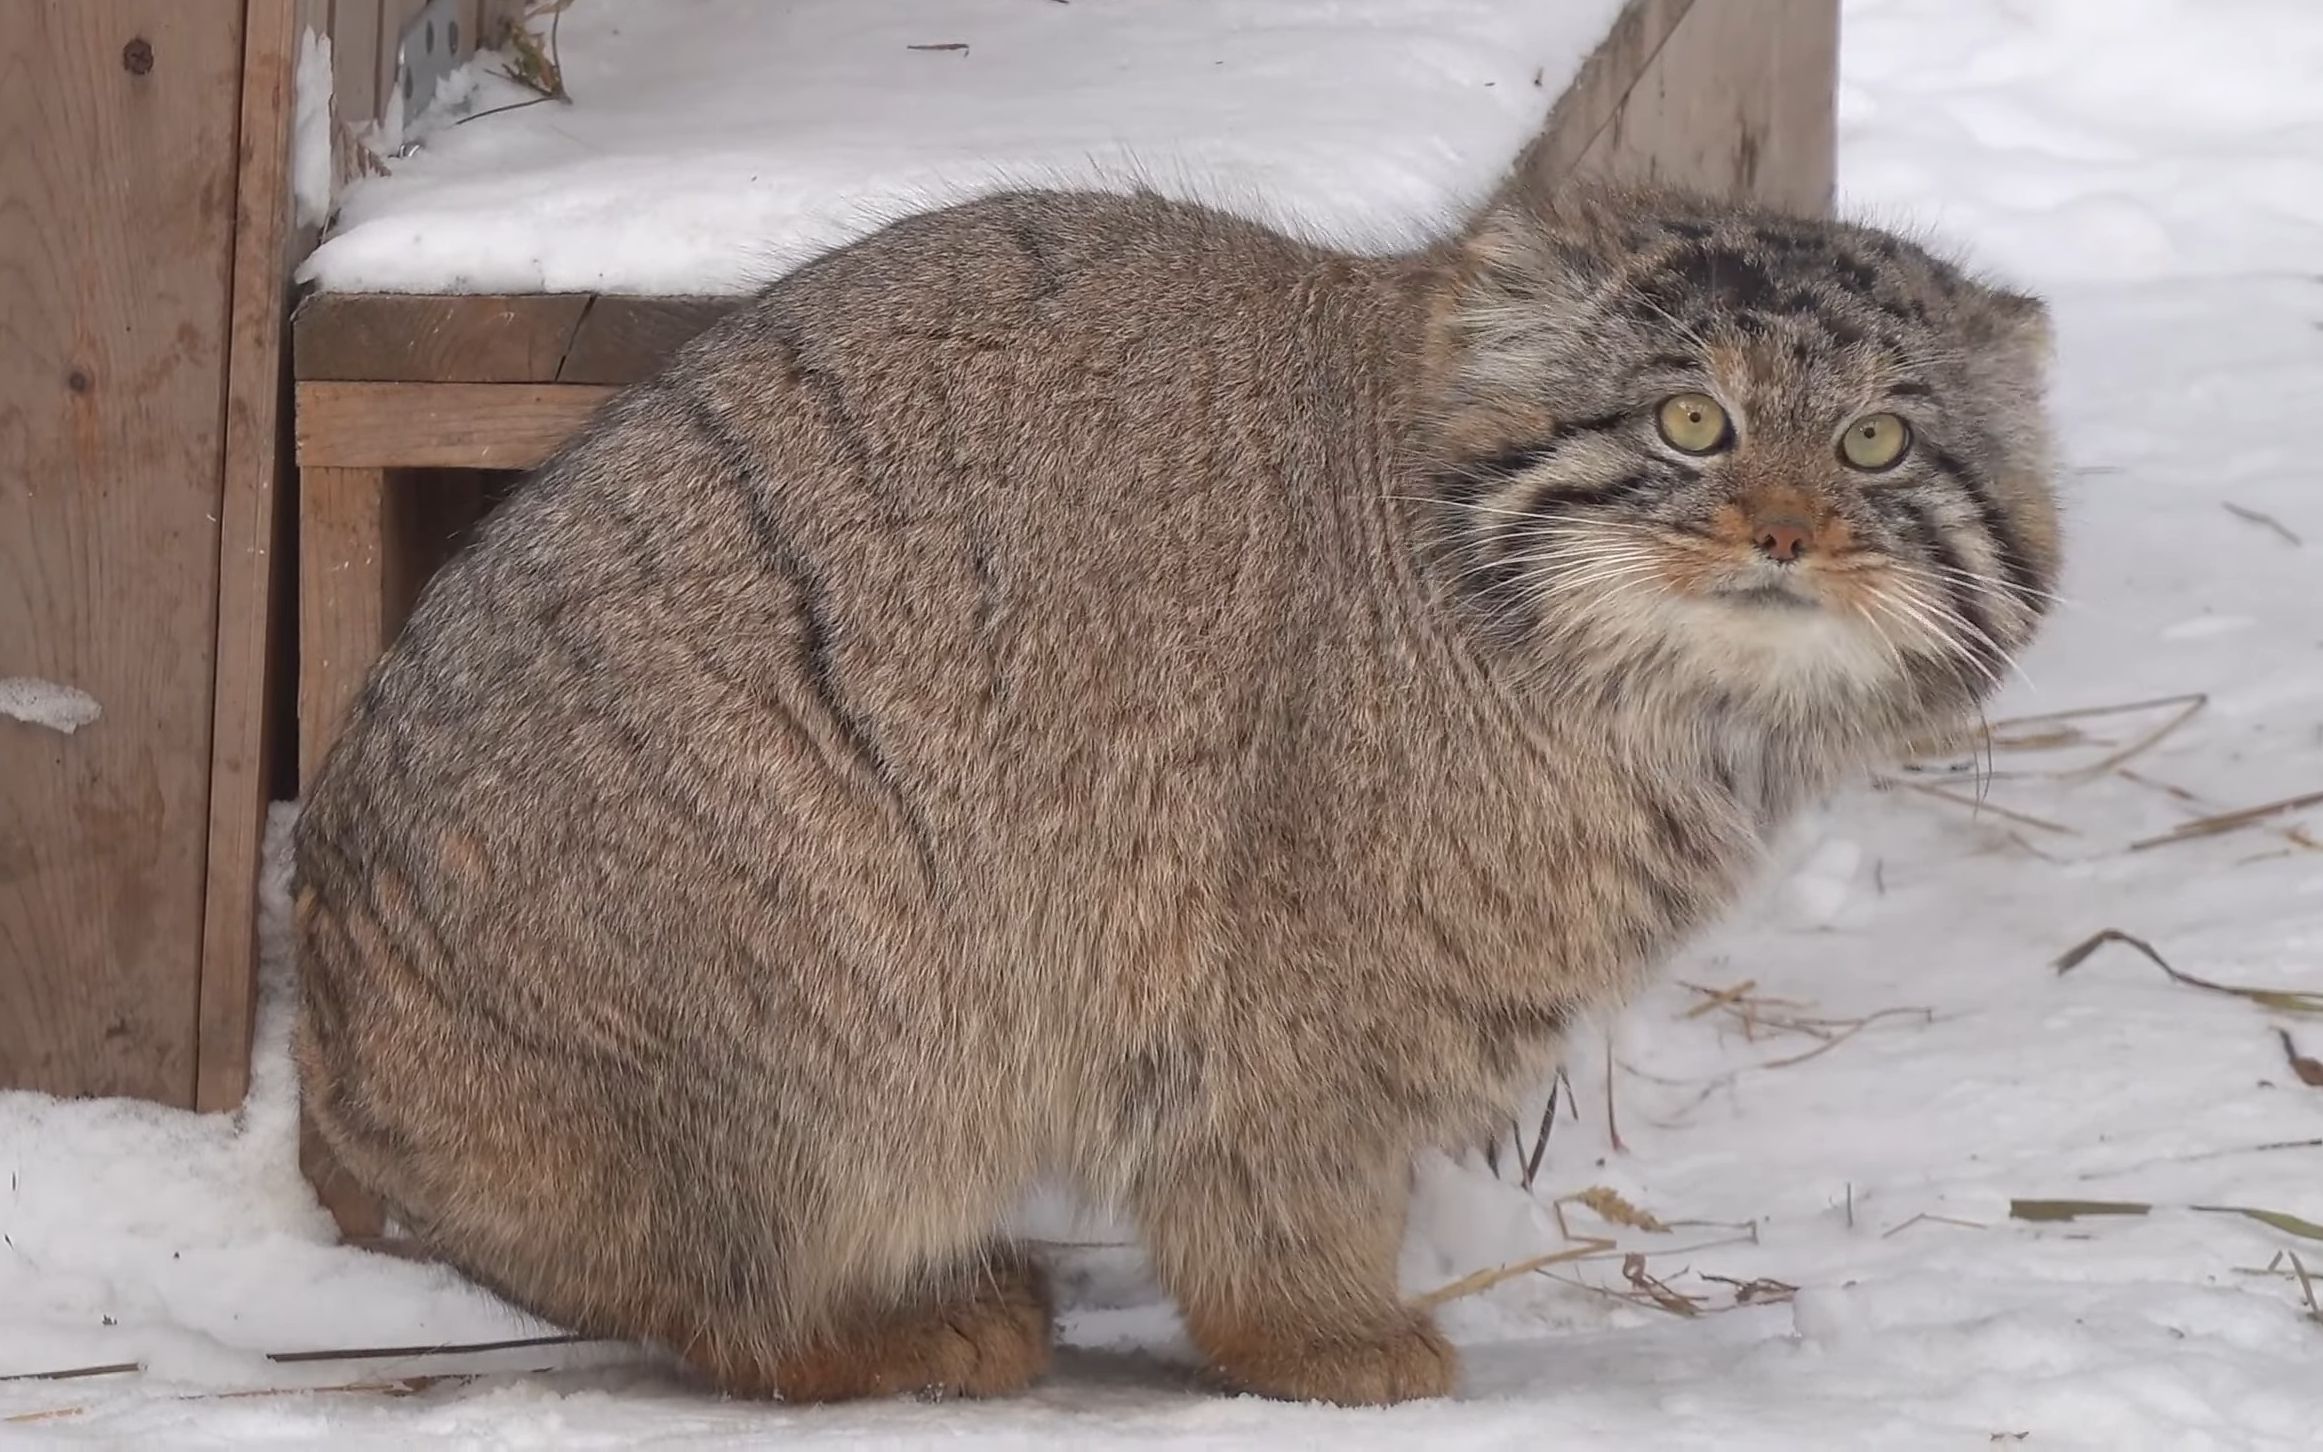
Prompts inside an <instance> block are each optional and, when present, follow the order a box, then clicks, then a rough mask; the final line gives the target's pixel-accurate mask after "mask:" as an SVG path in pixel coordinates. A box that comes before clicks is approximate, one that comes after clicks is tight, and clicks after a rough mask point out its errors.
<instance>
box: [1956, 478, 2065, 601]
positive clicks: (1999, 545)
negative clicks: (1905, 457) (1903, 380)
mask: <svg viewBox="0 0 2323 1452" xmlns="http://www.w3.org/2000/svg"><path fill="white" fill-rule="evenodd" d="M1928 461H1929V462H1930V463H1932V464H1934V465H1935V466H1936V468H1937V469H1938V471H1940V472H1941V473H1943V474H1944V475H1946V476H1947V477H1948V478H1950V479H1951V480H1952V482H1953V483H1954V484H1956V485H1958V486H1959V488H1960V492H1961V493H1963V494H1965V495H1967V496H1968V502H1969V504H1970V505H1971V506H1973V507H1974V508H1975V510H1976V522H1977V523H1978V524H1979V525H1981V526H1983V528H1984V532H1985V534H1987V535H1989V536H1990V537H1991V539H1992V550H1993V553H1994V554H1995V555H1997V556H1999V558H2000V573H2001V575H2002V577H2003V578H2004V579H2006V580H2007V582H2008V583H2009V585H2010V586H2012V587H2013V593H2014V594H2015V595H2016V597H2017V599H2018V600H2019V601H2020V602H2021V603H2022V604H2023V606H2024V608H2025V609H2026V610H2029V611H2031V612H2032V613H2033V614H2034V615H2036V616H2038V615H2045V614H2047V613H2048V601H2047V598H2046V595H2047V591H2048V581H2046V580H2044V579H2042V578H2041V572H2040V571H2038V570H2036V569H2034V568H2033V562H2032V558H2031V556H2029V555H2027V554H2026V553H2025V547H2024V541H2023V540H2021V539H2020V538H2018V536H2017V532H2016V530H2015V529H2014V528H2013V527H2011V526H2010V524H2009V522H2008V516H2007V514H2006V513H2005V512H2003V511H2002V509H2001V507H2000V501H1998V500H1997V499H1995V498H1993V497H1992V488H1991V486H1990V485H1989V484H1987V483H1986V482H1985V480H1984V477H1983V476H1982V475H1981V474H1979V473H1977V472H1976V471H1975V470H1974V469H1971V468H1970V467H1968V465H1967V464H1965V463H1963V462H1961V460H1960V459H1959V458H1958V457H1957V456H1955V455H1953V454H1951V453H1949V452H1947V451H1946V450H1943V449H1940V448H1933V447H1931V448H1930V449H1929V450H1928Z"/></svg>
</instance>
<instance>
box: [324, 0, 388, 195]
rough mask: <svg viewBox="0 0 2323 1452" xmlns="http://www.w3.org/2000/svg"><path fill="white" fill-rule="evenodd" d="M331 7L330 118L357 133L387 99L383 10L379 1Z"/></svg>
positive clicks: (345, 1)
mask: <svg viewBox="0 0 2323 1452" xmlns="http://www.w3.org/2000/svg"><path fill="white" fill-rule="evenodd" d="M330 4H331V15H330V27H331V115H332V119H333V120H334V121H335V122H336V123H337V124H338V125H340V126H343V127H346V128H348V129H349V130H356V129H359V128H361V127H362V126H364V125H365V124H367V123H369V122H372V121H376V120H378V119H379V115H380V111H381V109H382V103H383V102H384V101H385V100H386V98H387V90H386V88H385V87H383V86H382V85H380V83H379V74H380V54H379V53H380V51H381V50H382V49H383V48H384V47H382V45H381V44H380V21H381V19H382V15H381V10H382V6H381V4H380V0H330ZM389 74H393V67H392V63H390V67H389ZM334 180H335V181H336V182H345V181H347V180H349V178H347V177H344V176H341V177H337V178H335V179H334Z"/></svg>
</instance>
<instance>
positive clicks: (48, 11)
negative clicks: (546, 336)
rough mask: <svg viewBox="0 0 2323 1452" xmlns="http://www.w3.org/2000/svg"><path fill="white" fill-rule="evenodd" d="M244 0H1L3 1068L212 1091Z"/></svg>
mask: <svg viewBox="0 0 2323 1452" xmlns="http://www.w3.org/2000/svg"><path fill="white" fill-rule="evenodd" d="M242 10H243V6H242V0H104V3H83V0H76V3H72V4H59V3H55V0H0V77H5V78H6V80H5V83H4V84H0V136H6V137H7V138H8V142H7V144H6V145H5V146H4V147H0V299H5V302H4V303H0V399H5V400H7V406H6V409H5V411H4V412H0V454H4V455H5V456H6V458H7V460H8V467H7V469H6V470H5V472H0V676H32V677H36V678H41V679H46V680H50V681H55V682H60V683H63V684H65V685H69V686H72V687H76V688H78V689H79V690H82V691H84V692H86V693H87V694H88V695H90V696H91V697H93V698H94V699H95V701H96V702H97V705H98V707H99V708H100V709H101V711H102V713H103V714H102V715H101V716H100V717H99V718H98V719H97V720H95V721H94V722H92V723H90V724H88V725H85V726H83V727H81V728H80V730H78V731H77V732H75V733H74V734H72V735H70V736H67V735H63V734H60V733H58V732H55V731H51V730H47V729H45V728H43V727H39V726H33V725H28V724H24V723H20V722H16V721H12V720H6V719H0V1085H6V1086H11V1087H17V1088H30V1089H41V1090H46V1091H49V1092H52V1093H60V1094H129V1095H137V1096H141V1097H144V1098H148V1099H157V1100H161V1101H163V1102H165V1103H170V1104H178V1105H185V1104H190V1103H191V1102H192V1100H193V1095H194V1074H195V1054H196V1025H197V1015H198V991H199V989H198V985H199V973H198V969H199V956H200V947H201V937H202V927H201V924H202V892H203V870H202V865H203V857H204V852H205V847H206V841H207V836H208V801H207V791H208V777H209V767H210V731H211V707H212V702H211V689H212V674H213V668H214V655H213V646H214V640H213V632H214V627H215V624H216V621H215V611H216V601H217V583H218V582H217V572H218V561H219V548H220V543H219V522H218V519H217V513H218V509H219V502H220V501H219V471H220V468H221V458H222V452H223V438H222V431H223V419H224V415H225V411H226V386H225V369H226V357H225V355H226V333H227V321H228V306H229V304H228V298H229V278H230V273H231V269H232V262H233V224H234V165H235V135H236V126H237V116H238V110H239V83H238V77H239V74H240V70H241V62H242V53H243V44H242Z"/></svg>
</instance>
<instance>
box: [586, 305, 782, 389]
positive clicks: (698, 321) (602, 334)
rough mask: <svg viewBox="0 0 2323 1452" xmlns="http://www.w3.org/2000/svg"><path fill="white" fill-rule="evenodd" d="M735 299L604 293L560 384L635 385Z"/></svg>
mask: <svg viewBox="0 0 2323 1452" xmlns="http://www.w3.org/2000/svg"><path fill="white" fill-rule="evenodd" d="M742 302H743V299H741V298H733V297H600V298H598V299H597V300H596V302H595V303H594V304H592V305H591V306H590V308H589V310H588V312H587V314H586V315H585V316H583V317H582V319H581V325H580V328H579V329H578V330H577V331H576V332H575V333H574V335H573V341H572V346H571V348H570V349H568V350H567V352H566V354H565V359H564V365H563V366H562V367H561V368H559V369H558V370H557V374H556V377H557V381H558V382H560V383H635V382H637V381H638V380H639V379H641V378H649V377H651V376H652V375H653V374H655V373H657V372H659V371H660V369H661V366H662V365H663V364H664V363H667V362H668V361H669V358H670V355H671V354H672V353H675V352H676V351H677V350H678V349H680V348H682V347H684V346H685V345H686V344H688V343H690V342H692V341H693V340H694V339H695V338H696V337H698V336H699V335H700V334H701V332H702V330H703V329H705V328H707V327H709V326H710V324H712V323H714V322H716V321H718V320H719V319H720V318H722V317H724V316H726V314H728V313H730V312H732V311H734V309H735V308H736V307H738V306H740V305H741V303H742Z"/></svg>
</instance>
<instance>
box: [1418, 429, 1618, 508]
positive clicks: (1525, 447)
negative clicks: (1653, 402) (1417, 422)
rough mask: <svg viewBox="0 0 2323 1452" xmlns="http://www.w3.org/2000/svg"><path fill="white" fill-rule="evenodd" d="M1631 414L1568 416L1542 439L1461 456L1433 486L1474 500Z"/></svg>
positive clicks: (1449, 496) (1445, 493) (1467, 500)
mask: <svg viewBox="0 0 2323 1452" xmlns="http://www.w3.org/2000/svg"><path fill="white" fill-rule="evenodd" d="M1631 417H1632V415H1631V414H1630V413H1628V412H1627V411H1626V410H1625V411H1623V412H1621V413H1608V414H1599V415H1597V416H1595V417H1593V418H1578V419H1569V420H1567V421H1566V422H1564V423H1561V424H1558V425H1557V426H1556V427H1555V428H1553V429H1551V430H1550V431H1549V435H1548V437H1547V438H1544V439H1536V440H1534V441H1533V442H1531V443H1524V444H1511V445H1510V446H1508V447H1507V448H1505V449H1502V450H1500V451H1499V452H1498V453H1494V454H1485V455H1482V456H1481V457H1478V458H1473V459H1463V460H1461V461H1460V462H1458V463H1456V464H1453V465H1451V466H1449V467H1448V468H1445V469H1443V470H1441V471H1439V472H1438V474H1437V475H1436V488H1437V490H1438V492H1439V493H1441V494H1442V495H1443V497H1444V498H1445V499H1448V500H1450V501H1452V502H1454V503H1459V504H1473V503H1474V502H1476V501H1477V500H1478V499H1481V498H1482V497H1483V496H1485V495H1486V494H1489V493H1491V492H1492V491H1493V490H1494V489H1496V488H1498V487H1499V486H1501V485H1503V484H1505V483H1507V482H1508V481H1509V480H1511V479H1514V478H1515V477H1516V476H1517V475H1519V474H1524V473H1528V472H1530V471H1531V470H1533V469H1537V468H1539V467H1540V466H1541V465H1543V464H1545V463H1547V462H1548V461H1549V460H1550V459H1552V458H1554V457H1556V454H1557V451H1558V450H1559V449H1562V448H1563V447H1564V446H1565V445H1566V444H1568V443H1570V442H1572V441H1573V440H1574V439H1577V438H1580V437H1582V436H1583V435H1586V434H1601V433H1609V432H1611V431H1612V430H1614V429H1618V428H1621V427H1623V426H1624V425H1626V424H1628V422H1629V421H1630V418H1631Z"/></svg>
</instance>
